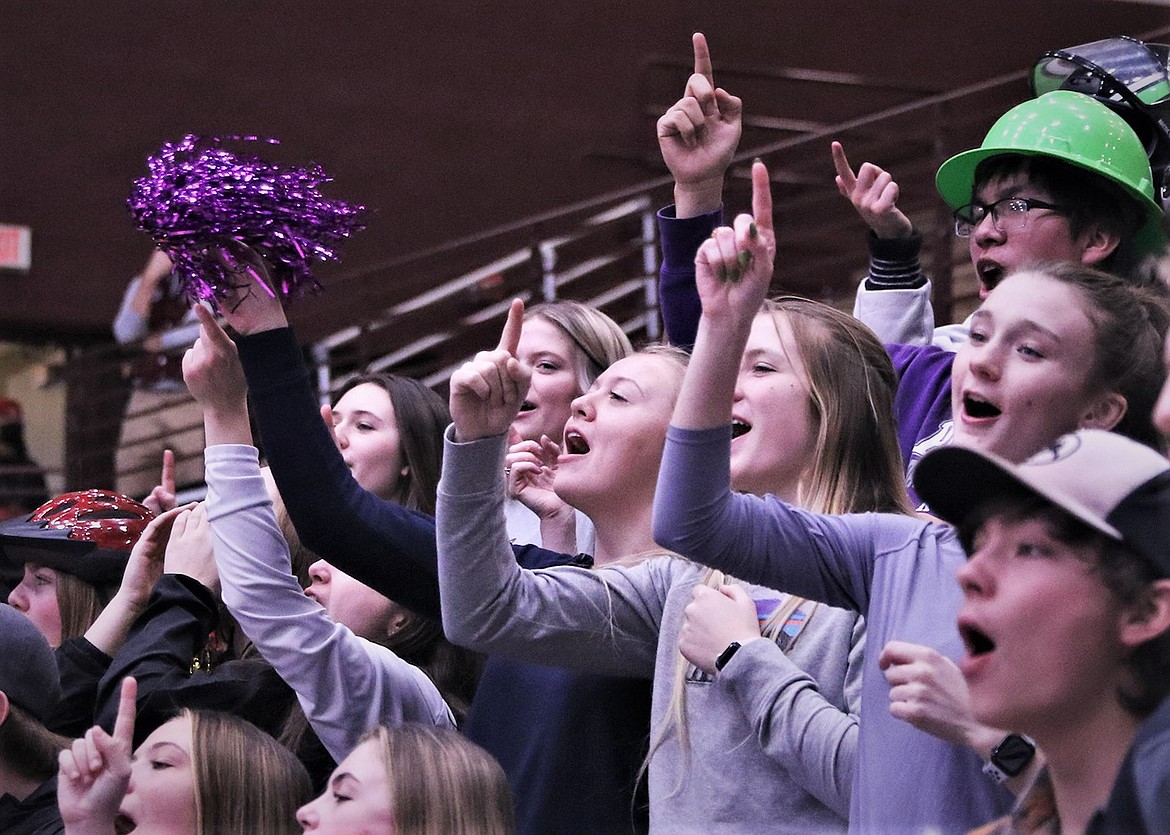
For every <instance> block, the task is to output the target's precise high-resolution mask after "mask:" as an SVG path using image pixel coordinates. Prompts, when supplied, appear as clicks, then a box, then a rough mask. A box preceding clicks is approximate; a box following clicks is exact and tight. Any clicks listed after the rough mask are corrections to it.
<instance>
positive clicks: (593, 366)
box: [524, 299, 634, 392]
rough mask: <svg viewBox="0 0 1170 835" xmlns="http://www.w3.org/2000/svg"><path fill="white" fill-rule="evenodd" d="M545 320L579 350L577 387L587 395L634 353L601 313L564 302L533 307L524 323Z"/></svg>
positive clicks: (575, 355) (576, 354)
mask: <svg viewBox="0 0 1170 835" xmlns="http://www.w3.org/2000/svg"><path fill="white" fill-rule="evenodd" d="M530 319H544V320H545V321H546V322H549V323H550V324H552V325H554V326H555V327H556V328H557V329H558V330H559V331H561V333H563V334H564V335H565V336H566V337H567V338H568V340H569V342H571V343H572V345H573V347H574V348H575V349H576V350H574V352H573V357H572V360H573V368H574V371H576V374H577V387H578V388H579V389H580V392H586V391H588V390H589V387H590V386H591V385H593V381H594V380H596V379H597V377H598V375H599V374H601V372H602V371H604V370H605V369H607V368H609V367H610V366H611V365H613V364H614V363H615V362H617V361H618V360H620V359H623V358H624V357H628V356H629V355H630V354H632V353H633V352H634V349H633V346H631V345H630V338H629V337H628V336H626V333H625V331H623V330H622V329H621V328H620V327H619V326H618V323H617V322H615V321H614V320H613V319H611V318H609V317H608V316H606V315H605V314H604V313H602V312H601V311H600V310H598V309H597V308H594V307H590V306H589V305H587V304H582V303H581V302H575V301H569V300H567V299H562V300H558V301H551V302H545V303H544V304H538V305H536V306H535V307H530V308H529V309H528V310H527V311H526V312H525V314H524V320H525V321H528V320H530Z"/></svg>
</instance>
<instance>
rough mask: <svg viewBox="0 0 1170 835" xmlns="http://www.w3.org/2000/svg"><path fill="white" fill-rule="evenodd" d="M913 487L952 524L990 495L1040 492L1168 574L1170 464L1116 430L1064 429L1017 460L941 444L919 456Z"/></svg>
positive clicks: (932, 510)
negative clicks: (1115, 431)
mask: <svg viewBox="0 0 1170 835" xmlns="http://www.w3.org/2000/svg"><path fill="white" fill-rule="evenodd" d="M914 490H915V491H916V492H917V493H918V495H919V496H920V497H922V499H923V500H924V501H925V502H926V503H927V504H928V505H929V506H930V509H931V512H932V513H934V514H936V515H937V516H939V517H941V518H943V519H945V520H946V521H948V522H950V523H952V524H955V525H958V524H961V523H962V522H963V520H964V518H966V516H967V514H968V513H970V512H971V511H972V510H974V509H975V508H977V507H978V506H979V505H981V504H983V503H984V502H986V501H987V500H989V499H993V498H1001V497H1008V498H1010V497H1011V496H1029V495H1031V496H1039V497H1041V498H1042V499H1044V500H1046V501H1049V502H1051V503H1052V504H1054V505H1056V506H1057V507H1059V508H1061V509H1062V510H1064V511H1066V512H1067V513H1069V515H1071V516H1073V517H1075V518H1077V519H1079V520H1081V521H1082V522H1084V523H1085V524H1086V525H1088V526H1089V527H1091V528H1094V529H1095V530H1098V531H1100V532H1101V533H1103V534H1105V535H1106V536H1108V537H1110V538H1111V539H1115V540H1117V541H1118V542H1122V543H1124V544H1125V545H1127V546H1129V547H1130V548H1131V549H1133V550H1134V551H1135V552H1136V553H1137V554H1140V555H1141V556H1143V557H1145V558H1146V559H1147V560H1149V562H1150V563H1151V564H1152V565H1154V566H1155V567H1156V568H1157V569H1158V572H1159V574H1160V575H1161V576H1163V577H1170V462H1168V461H1167V460H1166V459H1165V458H1164V457H1163V456H1162V455H1160V454H1159V453H1158V452H1156V451H1155V450H1153V449H1150V448H1149V447H1147V446H1145V445H1143V444H1139V443H1137V442H1136V441H1133V440H1130V439H1129V438H1126V437H1123V436H1121V435H1118V434H1116V433H1114V432H1106V431H1104V430H1101V429H1082V430H1080V431H1077V432H1072V433H1070V434H1068V435H1062V436H1061V437H1059V438H1057V439H1056V440H1055V441H1054V442H1052V443H1051V444H1049V445H1048V446H1047V447H1045V448H1044V449H1042V450H1041V451H1040V452H1038V453H1036V454H1035V455H1033V456H1032V457H1031V458H1029V459H1028V460H1027V461H1025V462H1024V463H1022V464H1012V463H1011V462H1009V461H1005V460H1004V459H1002V458H999V457H998V456H995V455H991V454H990V453H987V452H981V451H979V450H975V449H970V448H967V447H963V446H951V447H940V448H938V449H935V450H932V451H931V452H930V453H928V454H927V455H925V456H923V458H922V460H921V461H919V462H918V467H917V468H916V469H915V470H914Z"/></svg>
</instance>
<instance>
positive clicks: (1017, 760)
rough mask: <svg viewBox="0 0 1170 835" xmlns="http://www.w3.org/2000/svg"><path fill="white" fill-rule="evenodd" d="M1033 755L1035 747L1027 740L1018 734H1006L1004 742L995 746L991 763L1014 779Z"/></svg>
mask: <svg viewBox="0 0 1170 835" xmlns="http://www.w3.org/2000/svg"><path fill="white" fill-rule="evenodd" d="M1035 753H1036V746H1035V745H1033V744H1032V743H1030V742H1028V740H1026V739H1024V738H1023V737H1022V736H1020V735H1019V734H1008V736H1007V737H1006V738H1005V739H1004V741H1003V742H1001V743H1000V744H999V745H997V746H996V748H995V752H994V753H993V754H992V755H991V761H992V762H993V763H995V765H996V767H997V768H999V769H1000V770H1001V771H1002V772H1003V773H1004V774H1006V775H1008V776H1009V777H1015V776H1016V775H1017V774H1019V773H1020V772H1021V771H1023V770H1024V768H1025V767H1027V765H1028V763H1030V762H1031V761H1032V757H1033V756H1034V755H1035Z"/></svg>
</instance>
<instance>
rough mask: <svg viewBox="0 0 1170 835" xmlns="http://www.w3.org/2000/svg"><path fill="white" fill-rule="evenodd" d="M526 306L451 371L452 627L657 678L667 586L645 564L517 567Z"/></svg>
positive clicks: (448, 613) (448, 615)
mask: <svg viewBox="0 0 1170 835" xmlns="http://www.w3.org/2000/svg"><path fill="white" fill-rule="evenodd" d="M523 312H524V309H523V305H521V304H520V303H519V302H516V303H514V304H513V307H512V309H511V311H510V312H509V316H508V324H507V325H506V326H505V328H504V334H503V336H502V337H501V339H500V344H499V346H498V347H497V348H496V349H495V350H494V351H482V352H480V353H479V354H477V355H476V357H475V359H474V360H473V361H471V362H469V363H467V364H465V365H464V366H463V367H462V368H460V369H459V370H458V371H456V372H455V374H453V375H452V377H451V416H452V419H453V421H454V424H453V426H452V427H451V428H450V429H448V431H447V438H446V445H445V448H444V455H443V477H442V479H441V481H440V482H439V495H438V514H437V522H438V533H439V582H440V586H441V588H442V598H443V627H444V630H445V631H446V632H447V634H448V636H449V637H450V638H451V640H453V641H455V642H456V643H459V644H462V645H464V646H468V647H472V648H474V649H479V650H481V651H485V652H491V653H494V654H502V655H510V656H513V657H516V658H520V659H524V660H527V661H533V662H536V663H542V664H553V665H557V666H572V667H576V668H578V669H584V670H588V671H590V672H594V673H602V674H609V675H633V676H643V677H647V678H648V677H650V676H651V675H652V673H653V669H654V651H655V645H656V642H657V634H658V622H659V620H660V619H661V609H662V602H661V601H662V599H663V597H664V595H665V585H664V584H661V583H658V584H655V583H653V582H652V581H649V582H647V583H645V584H643V585H641V586H639V585H638V584H637V583H635V582H633V581H632V580H631V579H630V577H631V573H634V572H635V571H636V569H631V571H630V572H621V571H618V570H611V569H606V570H603V571H599V572H594V571H590V570H587V569H583V568H573V567H557V568H552V569H546V570H539V571H530V570H527V569H522V568H520V567H519V566H518V565H517V564H516V560H515V557H514V556H513V555H512V550H511V548H510V547H509V545H508V535H507V531H506V529H505V525H504V496H505V487H504V456H505V451H506V448H507V432H508V427H509V425H510V424H511V422H512V419H513V418H514V417H515V414H516V410H517V409H519V407H520V404H521V402H522V401H523V399H524V395H525V393H526V392H527V390H528V380H527V377H528V374H529V373H530V372H529V371H528V369H526V368H525V367H524V366H523V365H521V364H520V363H519V362H517V360H516V357H515V351H516V345H517V342H518V340H519V337H520V329H521V323H522V321H523ZM643 565H645V564H643ZM639 568H640V566H639ZM655 601H657V602H655Z"/></svg>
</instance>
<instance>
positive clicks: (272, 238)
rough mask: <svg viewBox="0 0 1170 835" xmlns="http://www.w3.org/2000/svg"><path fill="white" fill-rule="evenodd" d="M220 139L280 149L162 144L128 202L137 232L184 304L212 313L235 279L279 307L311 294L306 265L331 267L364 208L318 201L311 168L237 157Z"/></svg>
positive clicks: (318, 175) (206, 141) (317, 177)
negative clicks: (159, 253)
mask: <svg viewBox="0 0 1170 835" xmlns="http://www.w3.org/2000/svg"><path fill="white" fill-rule="evenodd" d="M228 140H233V141H246V142H257V141H264V142H268V143H270V144H273V145H275V144H279V143H278V142H277V141H276V140H275V139H266V140H259V139H257V137H255V136H236V137H201V136H195V135H187V136H185V137H183V139H182V141H180V142H178V143H170V142H168V143H166V144H164V145H163V146H162V148H161V149H160V150H159V152H158V153H157V154H155V155H154V156H152V157H150V158H149V159H148V160H147V166H148V167H149V169H150V173H149V174H148V175H147V176H145V177H143V178H142V179H140V180H136V181H135V183H134V188H133V190H132V191H131V194H130V199H129V201H128V202H129V205H130V212H131V214H133V215H134V220H135V222H136V223H137V225H138V227H139V228H140V229H142V230H143V231H144V232H146V233H147V234H148V235H150V236H151V237H152V238H153V239H154V241H155V243H157V244H158V245H159V247H160V248H161V249H162V250H163V251H165V252H166V253H167V254H168V255H169V256H170V258H171V261H172V262H173V263H174V265H175V271H176V273H177V274H178V275H179V277H180V279H181V280H182V281H183V283H184V286H185V288H186V290H187V294H188V295H189V296H190V297H191V298H192V299H204V300H207V301H210V302H212V303H213V304H215V305H218V304H219V303H220V302H221V301H222V300H224V299H226V298H228V297H230V296H231V295H232V293H233V291H234V290H236V289H237V288H238V287H239V285H240V276H241V273H246V274H248V275H251V276H252V278H253V279H255V280H256V281H257V282H258V283H259V284H260V285H261V286H262V287H263V289H264V290H265V291H267V292H269V293H270V294H279V295H280V296H282V297H284V298H295V297H297V296H301V295H303V294H304V293H306V292H314V291H316V290H318V289H320V284H319V283H318V282H317V280H316V279H315V278H313V276H312V274H311V272H310V270H309V265H310V263H311V262H312V261H313V260H317V261H336V260H337V259H338V255H337V247H338V246H339V245H340V243H341V242H342V241H343V240H344V239H345V238H346V237H348V236H349V235H350V234H352V233H353V232H357V231H360V230H361V229H363V228H365V227H364V224H362V222H361V219H360V218H361V214H362V213H363V212H364V211H365V207H364V206H358V205H354V204H351V203H345V202H343V201H341V200H329V199H327V198H325V197H323V196H322V195H321V191H320V187H321V185H322V184H323V183H327V182H329V179H330V178H329V177H327V176H325V173H324V172H323V171H322V170H321V168H320V166H317V165H312V166H308V167H302V166H292V165H278V164H275V163H271V162H265V161H264V160H262V159H260V158H259V157H255V156H241V155H237V154H234V153H232V152H230V151H228V150H225V149H224V148H223V147H222V145H223V143H224V142H225V141H228ZM245 247H247V248H250V249H252V250H253V251H255V252H256V253H257V254H259V255H260V256H261V257H262V258H263V260H264V265H265V266H266V267H267V271H268V274H269V282H270V284H271V286H268V285H267V284H266V283H265V281H264V280H263V279H262V278H261V272H262V271H260V270H258V269H257V268H256V267H255V266H254V265H249V263H248V262H249V260H250V258H251V257H250V256H249V255H248V253H247V250H246V249H244V248H245ZM221 253H223V254H221Z"/></svg>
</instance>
